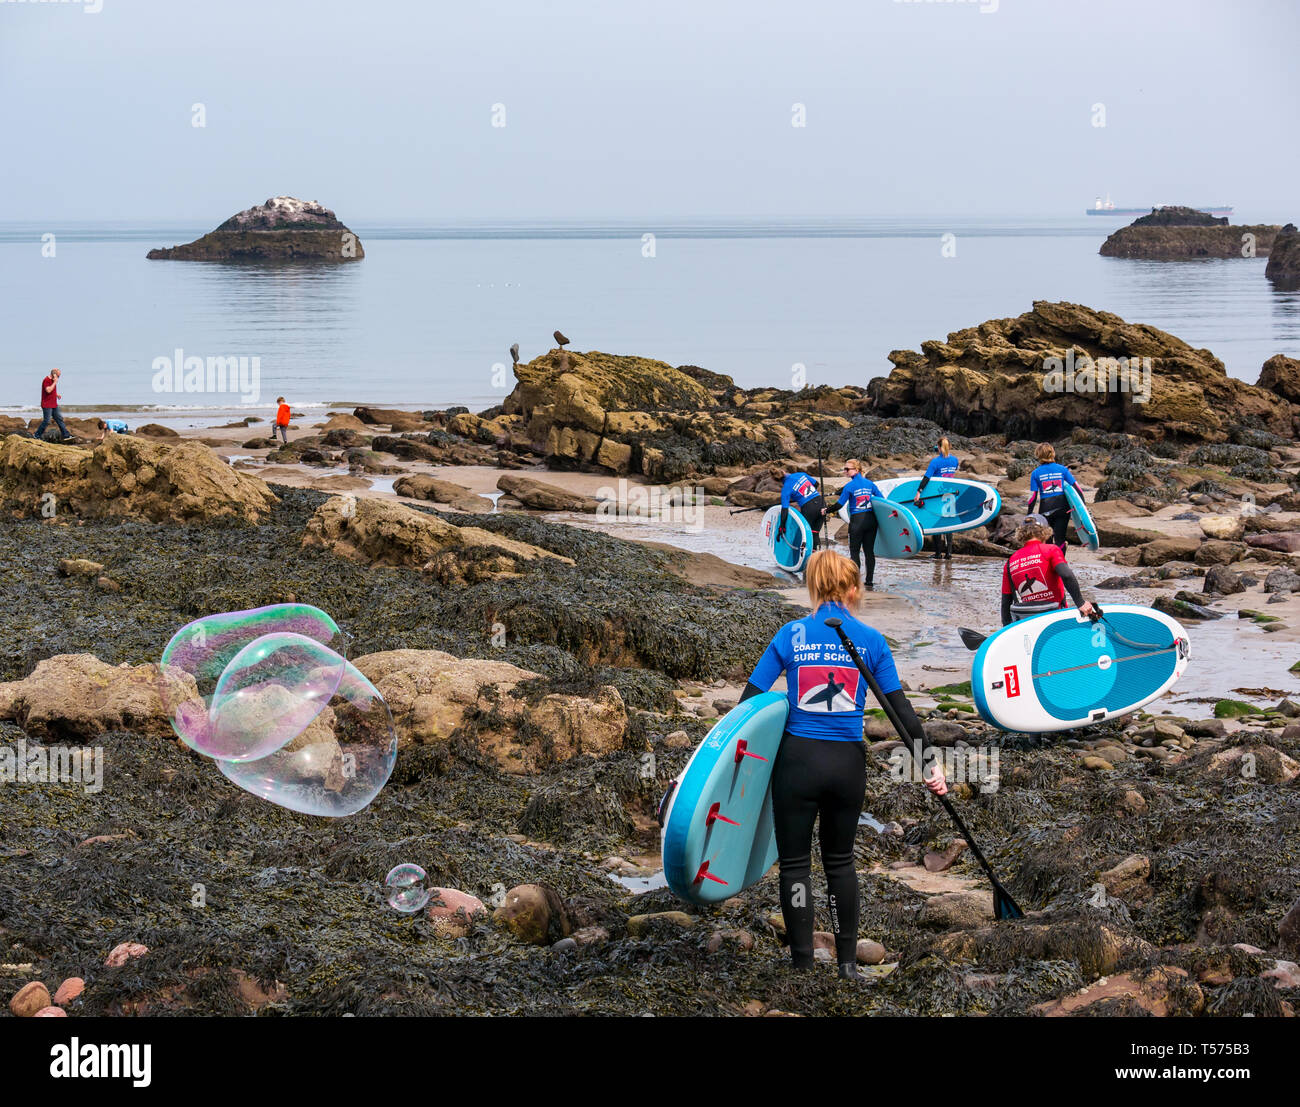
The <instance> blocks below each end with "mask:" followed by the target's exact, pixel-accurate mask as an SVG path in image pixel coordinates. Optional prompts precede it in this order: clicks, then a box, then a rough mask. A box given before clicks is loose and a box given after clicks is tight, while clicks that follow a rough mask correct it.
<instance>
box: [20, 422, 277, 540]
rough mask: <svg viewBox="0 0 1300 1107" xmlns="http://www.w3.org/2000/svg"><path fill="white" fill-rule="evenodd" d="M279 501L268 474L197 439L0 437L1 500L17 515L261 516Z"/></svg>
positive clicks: (184, 519) (187, 519) (198, 519)
mask: <svg viewBox="0 0 1300 1107" xmlns="http://www.w3.org/2000/svg"><path fill="white" fill-rule="evenodd" d="M277 502H278V501H277V499H276V497H275V495H274V493H272V492H271V490H270V489H269V488H268V487H267V486H266V483H265V482H264V481H262V480H260V479H259V478H257V477H254V476H250V475H249V474H247V473H241V472H238V471H237V470H235V469H233V468H231V466H229V465H227V464H226V463H225V462H224V461H222V460H221V458H219V457H218V456H217V455H216V454H215V453H213V452H212V451H211V450H210V449H208V447H207V446H204V445H202V444H201V443H198V442H178V443H175V444H173V443H168V442H159V441H151V440H150V439H147V438H134V437H130V436H128V435H116V434H115V435H113V436H111V437H110V438H108V439H106V440H105V441H104V442H103V443H101V444H100V445H99V446H97V447H96V448H95V449H94V451H92V452H87V451H86V450H81V449H77V448H76V447H73V446H60V445H53V444H50V443H44V442H37V441H35V440H33V439H30V438H19V437H17V436H16V435H10V436H9V437H7V438H6V439H5V440H4V443H3V444H0V505H2V506H3V510H5V511H8V512H11V513H12V514H14V515H19V516H42V517H46V518H56V517H57V516H58V515H59V513H61V512H67V513H69V514H72V515H77V516H80V517H82V518H86V519H102V518H105V517H108V516H127V517H131V518H137V519H148V520H150V521H151V522H180V523H203V522H212V521H214V520H219V519H221V520H227V519H228V520H246V521H249V522H254V523H256V522H260V521H262V520H263V519H264V518H265V517H266V516H267V514H268V513H269V512H270V511H271V509H272V508H273V507H274V506H275V505H276V503H277Z"/></svg>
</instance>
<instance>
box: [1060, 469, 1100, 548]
mask: <svg viewBox="0 0 1300 1107" xmlns="http://www.w3.org/2000/svg"><path fill="white" fill-rule="evenodd" d="M1065 499H1066V502H1067V503H1068V504H1069V505H1070V522H1071V523H1073V524H1074V533H1075V534H1077V535H1078V536H1079V542H1080V544H1081V545H1084V546H1087V547H1088V548H1089V549H1090V550H1095V549H1096V548H1097V547H1098V546H1100V545H1101V540H1100V539H1099V538H1098V537H1097V524H1096V523H1094V522H1093V521H1092V515H1091V513H1090V512H1089V511H1088V505H1087V504H1085V503H1084V502H1083V494H1082V493H1081V492H1080V491H1079V490H1078V489H1077V488H1075V487H1074V485H1072V484H1067V485H1066V486H1065Z"/></svg>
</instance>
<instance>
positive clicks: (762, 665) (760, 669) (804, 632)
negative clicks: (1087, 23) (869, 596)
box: [749, 603, 902, 742]
mask: <svg viewBox="0 0 1300 1107" xmlns="http://www.w3.org/2000/svg"><path fill="white" fill-rule="evenodd" d="M832 615H835V616H838V617H839V618H840V619H842V620H843V621H844V628H843V629H844V632H845V633H846V634H847V635H848V636H849V640H850V641H851V642H852V643H853V645H854V646H856V647H857V651H858V654H859V655H860V656H861V658H862V661H863V663H864V664H865V665H866V666H867V668H868V669H870V670H871V673H872V675H873V676H874V677H875V678H876V680H877V682H878V683H879V684H880V690H881V692H883V693H884V694H885V695H888V694H889V693H890V692H897V691H898V690H899V688H901V687H902V686H901V685H900V684H899V681H898V670H897V669H896V668H895V667H894V656H893V654H891V653H890V652H889V643H888V642H886V641H885V636H884V635H883V634H881V633H880V631H878V630H876V629H875V628H873V627H869V626H867V624H866V623H863V622H859V621H858V620H857V619H855V618H854V617H853V616H852V615H850V614H849V612H848V609H847V608H845V607H844V606H843V605H842V604H838V603H824V604H822V605H821V607H819V608H818V609H817V610H816V611H815V612H813V614H811V615H809V616H807V617H805V618H803V619H796V620H795V621H794V622H792V623H786V624H785V626H783V627H782V628H781V629H780V630H778V631H777V632H776V637H774V638H773V639H772V641H771V642H770V643H769V644H768V647H767V650H766V651H765V652H764V653H763V656H762V657H761V658H760V659H759V662H758V664H757V665H756V666H755V667H754V672H753V673H752V674H751V676H750V678H749V682H750V683H751V684H753V685H754V686H755V687H756V688H762V689H763V690H764V691H766V690H767V689H769V688H771V687H772V685H773V684H775V683H776V679H777V677H779V676H780V675H781V674H782V673H783V672H784V673H785V683H786V694H787V695H788V696H789V699H790V717H789V719H787V720H786V724H785V729H786V730H787V731H789V732H790V733H791V734H797V735H798V736H799V737H801V738H821V739H824V740H826V741H831V742H860V741H862V714H863V709H864V707H865V705H866V700H867V693H868V688H867V682H866V681H865V680H863V679H862V674H861V673H860V672H858V668H857V666H856V665H854V664H853V658H851V657H850V656H849V654H848V651H847V650H846V649H845V648H844V645H843V643H841V642H840V638H839V635H838V634H836V633H835V631H833V630H832V629H831V628H830V627H828V626H827V625H826V623H825V622H824V620H825V619H827V618H829V617H830V616H832Z"/></svg>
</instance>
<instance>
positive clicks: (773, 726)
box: [659, 692, 790, 903]
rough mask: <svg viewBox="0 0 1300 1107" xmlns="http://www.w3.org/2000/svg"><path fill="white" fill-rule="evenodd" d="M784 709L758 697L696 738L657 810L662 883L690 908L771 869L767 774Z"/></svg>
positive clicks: (781, 701) (779, 699)
mask: <svg viewBox="0 0 1300 1107" xmlns="http://www.w3.org/2000/svg"><path fill="white" fill-rule="evenodd" d="M789 712H790V701H789V699H788V698H787V697H786V694H785V693H784V692H763V693H762V694H761V695H757V696H751V697H750V698H749V699H747V700H745V702H744V703H741V704H738V705H737V706H735V707H733V708H732V709H731V710H730V711H728V712H727V713H726V714H725V715H724V716H723V717H722V718H721V719H719V720H718V722H717V723H716V724H714V726H713V729H712V730H710V731H709V733H708V734H706V735H705V736H704V741H703V742H701V743H700V745H699V748H698V749H696V751H695V752H694V753H693V754H692V755H691V759H690V760H689V761H688V762H687V763H686V768H684V769H683V770H682V772H681V775H680V776H678V778H677V780H676V781H674V782H673V785H672V786H671V787H670V788H669V790H668V794H667V795H666V796H665V797H664V799H663V801H662V802H661V804H660V812H659V817H660V821H661V822H662V823H663V828H664V829H663V862H664V876H665V878H666V879H667V881H668V887H669V888H671V889H672V890H673V893H674V894H675V895H677V896H678V897H679V898H681V899H684V900H687V901H688V902H690V903H720V902H721V901H722V900H724V899H730V898H731V897H732V896H734V895H736V894H738V893H740V892H743V891H744V890H745V889H746V888H748V887H749V886H750V885H751V884H754V883H755V882H757V881H758V880H761V879H762V877H763V874H764V873H766V872H767V871H768V869H770V868H771V867H772V866H773V865H775V864H776V831H775V829H774V827H773V823H772V794H771V789H770V784H771V779H772V766H773V764H775V762H776V755H777V751H778V750H780V748H781V739H782V738H783V737H784V735H785V721H786V716H787V715H788V714H789Z"/></svg>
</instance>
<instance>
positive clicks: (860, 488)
mask: <svg viewBox="0 0 1300 1107" xmlns="http://www.w3.org/2000/svg"><path fill="white" fill-rule="evenodd" d="M872 496H882V497H883V496H884V493H883V492H881V491H880V489H879V488H877V487H876V482H875V481H873V480H868V479H867V478H866V477H864V476H863V475H862V474H861V473H859V474H858V475H857V476H856V477H854V478H853V479H852V480H850V481H849V483H848V484H846V485H845V486H844V487H843V488H841V489H840V498H839V500H838V501H837V502H836V504H835V511H839V509H840V508H842V507H843V506H844V505H845V504H848V507H849V514H850V515H861V514H862V513H863V512H864V511H870V510H871V497H872ZM831 514H834V512H832V513H831Z"/></svg>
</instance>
